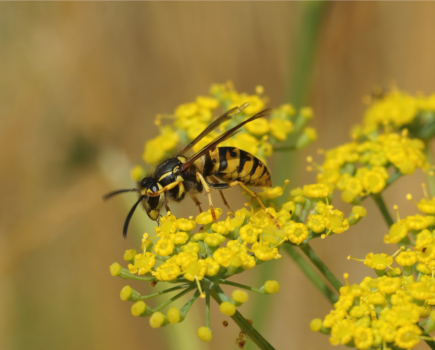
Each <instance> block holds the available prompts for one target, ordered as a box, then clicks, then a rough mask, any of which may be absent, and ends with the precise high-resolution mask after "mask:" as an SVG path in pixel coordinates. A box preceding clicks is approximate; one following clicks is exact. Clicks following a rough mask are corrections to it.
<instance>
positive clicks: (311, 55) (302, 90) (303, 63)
mask: <svg viewBox="0 0 435 350" xmlns="http://www.w3.org/2000/svg"><path fill="white" fill-rule="evenodd" d="M327 6H328V2H327V1H307V2H302V3H300V9H301V15H300V16H299V18H300V19H301V26H300V28H299V32H300V33H301V34H302V35H300V36H298V37H297V38H296V43H295V46H294V48H293V49H294V54H293V55H292V57H293V62H294V63H293V69H292V77H291V79H290V81H289V89H291V91H289V92H290V93H289V97H290V99H289V100H290V101H291V102H292V103H293V104H294V105H295V106H296V108H300V107H302V106H303V105H304V104H305V103H306V100H307V96H308V88H309V86H310V80H311V74H312V72H313V65H314V60H315V57H316V49H317V43H318V38H319V34H320V32H321V26H322V19H323V16H324V14H325V10H326V8H327Z"/></svg>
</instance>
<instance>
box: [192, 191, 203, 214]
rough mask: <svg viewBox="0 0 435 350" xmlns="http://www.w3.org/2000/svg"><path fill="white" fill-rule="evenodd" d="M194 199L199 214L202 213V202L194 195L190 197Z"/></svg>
mask: <svg viewBox="0 0 435 350" xmlns="http://www.w3.org/2000/svg"><path fill="white" fill-rule="evenodd" d="M190 196H191V197H192V199H193V201H194V202H195V204H196V206H197V207H198V208H199V213H200V214H201V213H202V209H201V202H200V201H199V200H198V198H196V196H195V195H194V194H191V195H190Z"/></svg>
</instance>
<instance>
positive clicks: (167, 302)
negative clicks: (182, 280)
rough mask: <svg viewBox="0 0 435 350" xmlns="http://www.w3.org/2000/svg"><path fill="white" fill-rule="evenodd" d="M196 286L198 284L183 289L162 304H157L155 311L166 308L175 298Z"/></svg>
mask: <svg viewBox="0 0 435 350" xmlns="http://www.w3.org/2000/svg"><path fill="white" fill-rule="evenodd" d="M195 288H196V285H192V286H190V287H189V288H187V289H185V290H183V291H182V292H181V293H178V294H177V295H174V296H173V297H172V298H171V299H169V300H167V301H165V302H164V303H163V304H162V305H160V306H157V307H156V308H155V309H153V310H152V311H153V312H156V311H160V310H161V309H163V308H165V307H166V306H168V305H169V304H172V303H173V302H174V301H175V300H177V299H180V298H181V297H182V296H183V295H185V294H187V293H189V292H190V291H192V290H193V289H195Z"/></svg>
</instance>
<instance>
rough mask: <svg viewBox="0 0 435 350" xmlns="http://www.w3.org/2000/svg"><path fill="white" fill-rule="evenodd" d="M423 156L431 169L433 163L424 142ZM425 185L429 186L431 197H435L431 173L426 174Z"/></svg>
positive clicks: (434, 185) (429, 151)
mask: <svg viewBox="0 0 435 350" xmlns="http://www.w3.org/2000/svg"><path fill="white" fill-rule="evenodd" d="M424 154H425V155H426V160H427V162H428V163H429V164H430V166H431V168H433V166H434V161H433V157H432V152H431V150H430V147H429V143H428V142H426V147H425V149H424ZM427 183H428V184H429V192H430V195H431V197H435V176H434V175H431V172H428V173H427Z"/></svg>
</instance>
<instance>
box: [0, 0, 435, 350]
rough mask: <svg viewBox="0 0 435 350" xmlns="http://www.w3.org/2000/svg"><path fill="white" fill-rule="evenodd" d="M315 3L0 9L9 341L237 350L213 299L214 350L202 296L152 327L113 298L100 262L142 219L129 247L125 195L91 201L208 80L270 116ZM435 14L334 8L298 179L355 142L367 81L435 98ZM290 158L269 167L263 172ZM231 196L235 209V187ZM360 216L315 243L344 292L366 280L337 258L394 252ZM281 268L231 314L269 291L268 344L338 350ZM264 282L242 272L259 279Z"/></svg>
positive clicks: (285, 263)
mask: <svg viewBox="0 0 435 350" xmlns="http://www.w3.org/2000/svg"><path fill="white" fill-rule="evenodd" d="M307 6H310V5H309V4H307V3H298V2H291V3H290V2H288V3H282V2H270V3H268V2H249V3H244V2H243V3H228V2H225V3H208V2H207V3H206V2H204V3H183V2H176V3H163V2H162V3H157V2H152V3H1V4H0V62H1V64H0V155H1V164H2V167H1V169H2V171H1V173H0V184H1V185H0V193H1V195H0V348H1V349H14V350H15V349H26V350H27V349H38V350H39V349H45V350H51V349H68V350H69V349H105V350H111V349H121V348H122V349H149V348H153V347H155V348H159V349H180V350H184V349H189V350H190V349H236V348H237V346H236V345H235V343H234V341H235V339H236V338H237V336H238V329H237V327H235V326H234V325H231V326H230V327H228V328H224V327H222V325H221V323H222V320H223V319H225V318H224V317H222V315H221V314H220V313H219V311H218V310H217V308H216V307H215V308H214V309H213V310H212V311H213V315H212V319H213V324H212V327H213V335H214V339H213V341H212V342H211V343H208V344H203V343H199V341H198V340H197V338H196V328H197V327H199V326H201V325H203V324H204V317H205V315H204V310H203V307H201V306H200V305H199V304H200V303H196V304H195V306H194V307H193V309H192V310H191V312H190V314H189V316H188V318H189V319H190V321H189V322H185V323H183V324H181V325H177V326H168V327H165V328H163V329H159V330H152V329H151V328H150V326H149V325H148V319H143V318H140V319H138V318H134V317H132V316H131V314H130V304H128V303H124V302H121V301H120V299H119V291H120V289H121V288H122V287H123V286H124V285H125V284H127V283H126V281H123V280H121V279H115V278H112V277H111V276H110V275H109V272H108V266H109V265H110V264H111V263H112V262H114V261H121V260H122V254H123V251H124V249H128V248H132V247H136V248H138V246H139V242H140V236H141V234H142V233H143V232H145V231H146V230H151V229H152V226H150V224H149V222H148V221H147V219H146V216H145V214H144V213H142V212H140V213H139V212H138V213H137V214H136V215H135V218H134V220H133V226H132V227H131V230H130V233H131V235H130V237H129V238H128V239H127V240H123V239H122V237H121V228H122V225H123V222H124V218H125V216H126V214H127V212H128V209H129V207H130V206H131V205H132V203H133V202H132V201H133V198H134V197H133V196H132V195H125V198H123V199H121V197H119V198H117V199H114V200H113V201H111V202H108V203H103V202H102V200H101V195H102V194H104V193H105V192H108V191H110V190H113V189H115V188H122V187H129V186H131V185H132V181H131V180H130V179H129V169H130V165H131V164H138V163H140V162H141V155H142V151H143V145H144V142H145V140H147V139H149V138H152V137H153V136H155V135H156V133H157V128H156V127H155V126H154V124H153V119H154V116H155V114H156V113H171V112H172V111H173V110H174V108H175V107H176V106H177V105H178V104H180V103H184V102H189V101H192V100H193V99H194V98H195V97H196V96H197V95H204V94H206V93H207V91H208V88H209V85H210V84H211V83H213V82H219V83H220V82H225V81H227V80H228V79H230V80H232V81H233V82H234V84H235V86H236V87H237V89H238V90H239V91H247V92H250V93H252V92H253V91H254V88H255V86H256V85H258V84H261V85H263V86H264V87H265V90H266V94H267V95H268V96H270V101H271V103H270V105H271V106H272V107H274V106H278V105H279V104H281V103H285V102H292V100H291V97H292V96H295V95H296V94H297V93H298V89H299V88H300V87H299V86H294V85H293V84H292V83H291V82H292V81H294V80H292V77H294V76H295V74H296V73H297V72H296V71H295V70H297V69H298V67H297V64H296V62H295V59H294V57H296V56H297V54H298V52H296V51H297V49H296V47H298V46H296V42H297V40H298V38H299V39H300V38H301V37H302V38H303V36H304V35H306V34H307V33H305V32H304V30H303V29H302V28H303V25H304V23H303V20H302V18H303V15H302V14H303V12H304V11H306V7H307ZM434 13H435V3H429V2H424V3H423V2H413V3H403V2H400V3H394V2H329V3H328V5H327V6H326V8H325V11H324V13H323V16H322V20H321V24H320V36H319V41H318V42H317V44H316V47H315V55H314V60H313V66H312V74H311V78H310V79H308V80H307V81H308V83H309V84H308V90H307V100H306V102H307V103H308V104H309V105H311V106H312V107H313V108H314V111H315V120H314V121H313V124H314V126H315V127H316V128H317V129H318V130H319V140H318V142H317V143H316V144H315V145H313V146H312V147H311V148H310V149H308V150H307V151H304V152H303V154H300V155H299V156H298V157H297V160H296V161H295V164H294V168H293V169H294V170H293V172H292V174H291V175H292V179H293V180H292V181H293V182H292V185H293V186H297V185H302V184H304V183H307V182H308V181H313V180H314V174H309V175H308V177H307V175H306V174H305V171H304V168H305V162H304V156H306V155H307V154H314V153H315V150H316V149H317V148H319V147H322V148H328V147H333V146H336V145H338V144H339V143H340V142H345V141H347V140H348V130H349V127H350V126H352V125H353V124H355V123H356V122H358V121H359V119H360V118H361V115H362V112H363V110H364V106H363V105H362V103H361V97H362V96H363V95H366V94H367V93H369V92H370V90H371V88H372V87H373V86H374V85H381V86H388V84H389V82H390V81H391V79H395V80H396V81H397V82H398V84H399V86H400V87H401V88H402V89H404V90H407V91H409V92H416V91H418V90H421V91H423V92H425V93H431V92H434V91H435V83H434V82H435V64H434V62H435V46H434V42H435V41H434V38H435V36H434V34H435V22H434V21H433V15H434ZM283 161H286V160H285V159H283V158H275V163H274V164H272V170H273V169H274V167H275V169H276V166H277V163H278V162H283ZM289 176H290V174H289ZM304 177H305V178H304ZM307 179H308V181H307ZM410 179H411V180H410ZM423 180H424V177H423V176H422V174H416V175H414V176H413V177H412V178H407V179H402V180H401V181H399V182H398V184H396V185H395V186H393V187H392V188H390V189H389V190H388V191H387V202H388V204H389V205H390V206H391V205H392V204H393V203H398V204H399V205H400V207H401V213H402V215H407V214H408V215H410V214H413V213H414V212H415V209H414V208H413V207H412V206H410V204H407V203H404V196H405V194H406V193H407V192H408V191H412V192H413V193H415V195H416V196H419V195H420V193H421V192H420V189H419V186H420V185H419V184H420V182H421V181H423ZM411 182H412V183H411ZM231 196H232V197H233V198H232V199H231V200H232V201H234V202H236V203H242V202H243V198H240V196H241V194H240V192H238V191H236V190H234V191H232V192H231ZM338 203H339V202H337V205H338V206H341V208H344V209H345V210H348V207H346V206H344V205H341V204H338ZM186 207H187V209H185V211H184V212H182V211H181V208H176V206H174V209H175V210H174V209H173V210H174V211H175V214H176V215H177V214H179V215H181V214H187V213H189V215H191V214H190V213H191V212H194V214H196V208H195V207H194V205H193V204H191V203H189V204H186ZM367 208H368V210H369V214H370V213H371V214H372V219H371V221H370V222H369V221H368V220H366V221H364V220H363V221H362V222H361V224H359V225H358V226H356V227H354V228H352V230H349V231H348V232H346V233H345V234H343V235H336V236H334V237H331V238H328V239H327V240H325V241H321V242H320V241H316V242H314V243H313V246H314V248H315V249H316V250H317V252H318V254H319V255H320V256H321V257H322V258H324V260H325V261H326V262H327V264H328V265H329V267H330V268H331V269H332V270H333V271H334V272H336V273H337V274H338V275H339V276H340V278H341V275H342V274H343V272H349V273H350V274H351V281H352V282H359V281H360V280H361V278H362V277H363V276H364V275H366V274H372V272H371V271H370V270H368V269H367V268H364V267H363V266H362V264H358V263H356V262H348V261H347V260H346V259H345V258H346V256H347V255H349V254H352V255H353V256H357V257H363V256H365V254H367V253H368V252H370V251H375V252H380V251H384V252H390V251H391V250H392V249H394V248H393V247H385V245H384V244H383V243H382V237H383V235H384V234H385V233H386V232H385V231H386V227H385V225H384V223H383V221H381V218H380V216H379V214H378V213H377V211H376V209H375V208H374V207H373V206H372V203H367ZM376 220H378V222H377V223H376ZM374 223H375V224H374ZM373 225H374V226H373ZM150 232H151V231H150ZM274 264H275V266H276V272H274V273H273V278H276V279H278V280H279V281H280V282H281V283H282V289H281V292H280V293H279V294H277V295H274V296H260V297H258V298H254V297H252V299H251V300H250V301H249V302H248V303H247V304H246V305H245V306H243V307H242V308H241V312H242V313H243V314H244V315H245V316H246V317H248V318H250V317H252V315H254V311H255V310H254V309H255V308H261V307H262V305H263V304H262V302H263V301H264V299H269V303H268V304H266V305H267V308H270V312H266V311H265V312H264V316H263V317H264V318H266V319H265V320H263V322H262V321H261V320H258V319H257V320H256V319H254V326H255V325H256V324H258V325H259V326H260V327H261V329H260V331H261V332H262V333H263V334H264V336H265V337H266V338H267V339H268V340H269V341H270V342H271V344H272V345H274V346H275V347H276V348H277V349H328V348H332V346H330V345H329V342H328V337H327V336H323V335H320V334H313V333H311V332H310V331H309V327H308V326H309V322H310V320H311V319H312V318H315V317H323V316H324V315H325V314H326V313H327V312H329V310H330V308H331V306H330V305H329V304H328V302H327V300H326V299H325V298H324V297H323V296H322V295H321V294H320V293H319V292H318V291H317V290H316V289H315V288H314V287H313V286H312V285H311V284H310V282H309V281H308V280H307V279H306V278H305V277H304V276H303V275H302V274H301V272H299V270H298V269H297V267H295V266H294V264H293V262H292V261H291V260H290V259H289V258H288V257H287V256H285V255H284V256H283V258H282V260H281V261H279V262H278V264H276V262H274ZM254 270H256V269H254ZM256 273H257V272H256V271H252V270H251V271H250V272H248V273H246V274H244V275H243V276H241V277H240V280H242V281H244V282H245V283H248V284H253V285H254V284H255V285H256V286H260V285H261V284H262V283H263V282H264V281H259V280H257V279H256V275H255V274H256ZM237 279H238V278H236V280H237ZM130 284H131V285H134V284H133V283H130ZM137 288H138V289H140V290H141V291H143V289H144V287H143V286H140V285H137ZM146 288H148V292H150V291H151V289H150V288H149V286H147V287H146ZM160 300H164V299H160ZM151 303H154V305H157V304H155V302H154V301H153V302H151ZM230 323H231V322H230ZM180 339H181V340H180ZM247 348H248V347H247ZM251 348H253V347H251ZM421 348H422V349H423V348H424V345H423V346H421Z"/></svg>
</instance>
